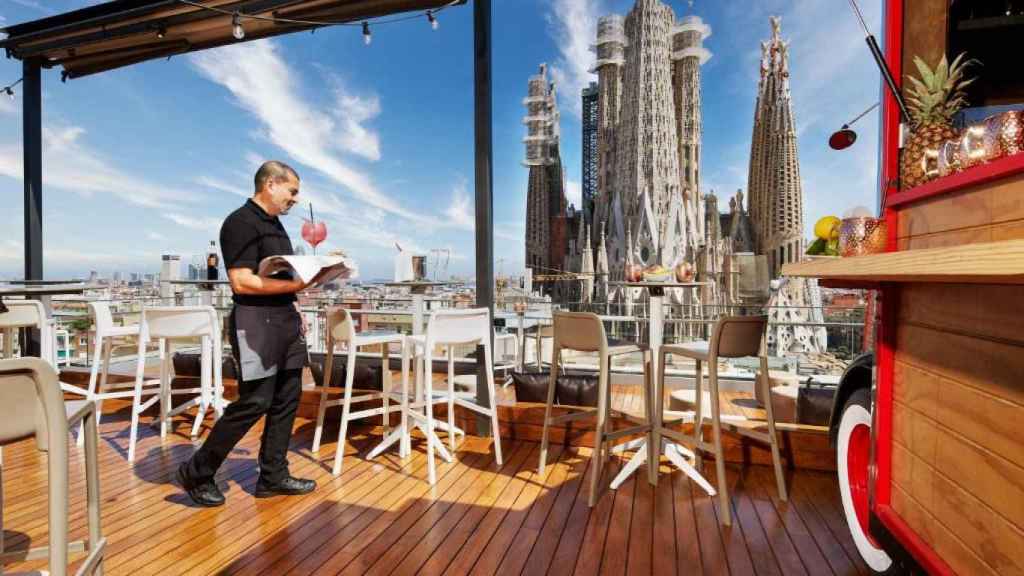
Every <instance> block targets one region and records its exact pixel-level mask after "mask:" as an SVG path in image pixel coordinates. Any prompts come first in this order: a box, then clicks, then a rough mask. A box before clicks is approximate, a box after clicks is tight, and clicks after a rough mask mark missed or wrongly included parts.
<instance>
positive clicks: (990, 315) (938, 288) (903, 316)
mask: <svg viewBox="0 0 1024 576" xmlns="http://www.w3.org/2000/svg"><path fill="white" fill-rule="evenodd" d="M899 317H900V321H901V322H903V323H910V324H915V325H919V326H929V327H932V328H935V329H937V330H942V331H947V332H955V333H957V334H960V335H963V336H975V337H978V338H983V339H989V340H999V341H1003V342H1006V343H1010V344H1018V345H1020V346H1024V286H999V285H977V284H973V285H968V284H908V285H906V286H904V288H903V290H902V291H901V293H900V316H899Z"/></svg>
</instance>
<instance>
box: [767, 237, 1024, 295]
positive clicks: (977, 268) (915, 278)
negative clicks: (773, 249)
mask: <svg viewBox="0 0 1024 576" xmlns="http://www.w3.org/2000/svg"><path fill="white" fill-rule="evenodd" d="M782 274H783V275H784V276H791V277H797V278H822V279H835V280H853V281H870V282H952V283H958V282H966V283H981V284H1022V283H1024V240H1006V241H1003V242H985V243H980V244H966V245H960V246H950V247H945V248H928V249H923V250H905V251H900V252H886V253H882V254H871V255H869V256H856V257H851V258H837V259H832V260H814V261H808V262H798V263H794V264H786V265H785V266H783V267H782Z"/></svg>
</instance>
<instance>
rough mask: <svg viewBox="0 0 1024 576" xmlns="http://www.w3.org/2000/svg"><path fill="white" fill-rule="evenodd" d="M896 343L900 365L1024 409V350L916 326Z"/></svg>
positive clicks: (905, 327) (902, 329)
mask: <svg viewBox="0 0 1024 576" xmlns="http://www.w3.org/2000/svg"><path fill="white" fill-rule="evenodd" d="M896 340H897V350H898V351H897V360H898V361H901V362H904V363H906V364H910V365H911V366H914V367H917V368H921V369H922V370H925V371H927V372H929V373H931V374H936V375H938V376H941V377H943V378H947V379H949V380H952V381H955V382H959V383H961V384H964V385H966V386H969V387H971V388H974V389H976V390H980V391H982V392H986V393H988V394H990V395H992V396H995V397H997V398H1002V399H1004V400H1007V401H1009V402H1013V403H1014V404H1018V405H1024V377H1022V376H1024V348H1022V347H1020V346H1017V345H1014V344H1005V343H1002V342H994V341H991V340H982V339H980V338H973V337H970V336H963V335H960V334H954V333H950V332H942V331H940V330H936V329H933V328H925V327H922V326H917V325H914V324H901V325H900V326H899V328H898V330H897V335H896Z"/></svg>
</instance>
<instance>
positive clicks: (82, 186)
mask: <svg viewBox="0 0 1024 576" xmlns="http://www.w3.org/2000/svg"><path fill="white" fill-rule="evenodd" d="M84 134H85V129H84V128H82V127H80V126H63V127H59V128H54V127H52V126H44V127H43V166H44V170H43V188H44V190H45V189H46V187H48V186H53V187H56V188H59V189H61V190H68V191H70V192H75V193H77V194H80V195H82V196H85V197H87V198H89V197H92V196H93V195H94V194H97V193H98V194H112V195H114V196H116V197H118V198H120V199H122V200H124V201H126V202H128V203H131V204H135V205H138V206H144V207H147V208H169V207H173V206H177V205H179V204H180V203H182V202H185V203H189V202H194V201H195V200H196V196H195V194H193V193H191V192H186V191H184V190H178V189H174V188H168V187H165V186H162V185H159V184H155V183H153V182H151V181H149V180H146V179H144V178H141V177H138V176H135V175H133V174H130V173H128V172H125V171H123V170H121V169H119V168H118V167H116V166H114V165H113V164H112V163H111V162H110V161H108V160H107V159H106V158H104V157H103V156H102V155H100V154H99V153H97V152H95V151H93V150H92V149H91V148H90V147H89V146H88V145H87V144H86V143H85V142H83V140H84V138H83V135H84ZM23 162H24V159H23V155H22V148H21V144H14V145H7V146H2V147H0V175H3V176H7V177H9V178H14V179H16V180H21V179H22V169H23Z"/></svg>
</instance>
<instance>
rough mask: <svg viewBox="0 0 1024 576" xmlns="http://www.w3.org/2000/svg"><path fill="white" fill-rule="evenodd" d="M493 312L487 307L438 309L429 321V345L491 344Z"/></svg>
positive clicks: (430, 346) (430, 347) (431, 346)
mask: <svg viewBox="0 0 1024 576" xmlns="http://www.w3.org/2000/svg"><path fill="white" fill-rule="evenodd" d="M492 331H493V328H491V312H490V310H488V309H487V308H469V309H463V310H438V311H436V312H434V313H432V314H431V315H430V321H429V322H427V347H428V348H429V349H433V348H434V346H436V345H442V346H449V345H456V344H483V343H485V342H486V343H487V344H488V346H489V345H490V341H491V333H492Z"/></svg>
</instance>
